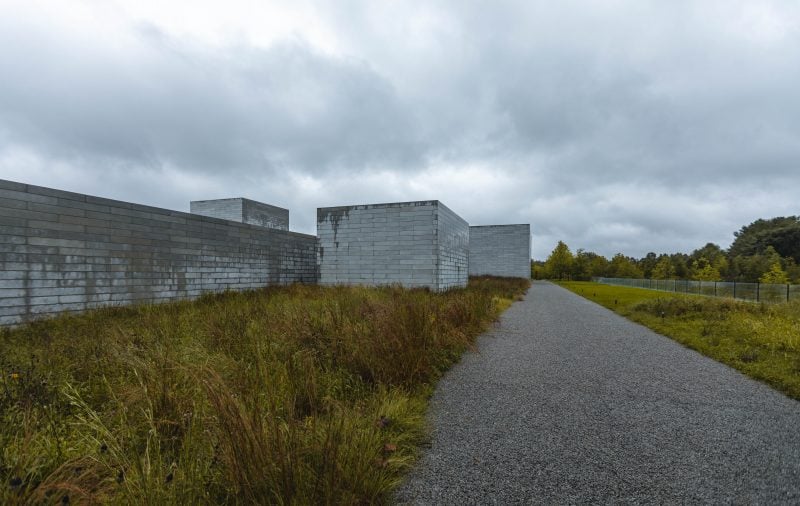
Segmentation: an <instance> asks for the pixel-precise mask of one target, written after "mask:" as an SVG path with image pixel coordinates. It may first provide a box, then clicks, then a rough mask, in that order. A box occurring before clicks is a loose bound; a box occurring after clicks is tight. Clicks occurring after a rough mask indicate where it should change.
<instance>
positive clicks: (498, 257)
mask: <svg viewBox="0 0 800 506" xmlns="http://www.w3.org/2000/svg"><path fill="white" fill-rule="evenodd" d="M469 274H470V276H482V275H490V276H505V277H515V278H529V277H530V275H531V226H530V225H529V224H524V225H484V226H471V227H469Z"/></svg>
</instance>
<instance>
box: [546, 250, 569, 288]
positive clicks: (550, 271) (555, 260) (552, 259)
mask: <svg viewBox="0 0 800 506" xmlns="http://www.w3.org/2000/svg"><path fill="white" fill-rule="evenodd" d="M573 261H574V257H573V256H572V252H571V251H570V250H569V246H567V245H566V244H565V243H564V241H558V244H557V245H556V247H555V249H553V252H552V253H550V256H549V257H547V260H546V261H545V268H546V270H547V275H548V277H550V278H552V279H563V278H565V277H568V276H569V274H570V272H571V270H572V262H573Z"/></svg>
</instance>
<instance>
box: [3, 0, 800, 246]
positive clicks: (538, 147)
mask: <svg viewBox="0 0 800 506" xmlns="http://www.w3.org/2000/svg"><path fill="white" fill-rule="evenodd" d="M0 178H3V179H10V180H14V181H21V182H26V183H31V184H38V185H43V186H49V187H55V188H60V189H66V190H72V191H78V192H82V193H89V194H93V195H100V196H104V197H110V198H116V199H121V200H126V201H132V202H137V203H142V204H149V205H155V206H160V207H166V208H170V209H176V210H188V207H189V200H196V199H210V198H223V197H238V196H244V197H249V198H252V199H255V200H259V201H263V202H267V203H270V204H275V205H279V206H282V207H287V208H289V209H290V211H291V228H292V229H293V230H296V231H300V232H306V233H312V234H313V233H315V218H316V207H321V206H330V205H347V204H365V203H377V202H390V201H406V200H427V199H438V200H441V201H442V202H444V203H445V204H446V205H447V206H448V207H450V208H451V209H453V210H454V211H455V212H457V213H458V214H460V215H461V216H462V217H464V218H465V219H466V220H467V221H469V222H470V223H471V224H475V225H483V224H502V223H530V224H531V228H532V232H533V254H534V257H535V258H538V259H543V258H544V257H546V256H547V254H548V253H549V252H550V251H551V250H552V248H553V247H554V246H555V243H556V242H557V241H558V240H559V239H561V240H564V241H565V242H567V244H568V245H569V246H570V247H571V248H572V249H573V250H575V249H577V248H584V249H587V250H592V251H596V252H598V253H602V254H604V255H607V256H610V255H613V254H614V253H616V252H623V253H625V254H628V255H634V256H642V255H644V254H645V253H646V252H648V251H656V252H675V251H687V252H688V251H691V250H692V249H695V248H697V247H700V246H703V245H704V244H705V243H706V242H709V241H712V242H716V243H718V244H720V245H721V246H723V247H727V246H728V245H729V244H730V242H731V241H732V239H733V231H735V230H738V229H739V228H740V227H741V226H742V225H746V224H748V223H750V222H751V221H753V220H755V219H757V218H770V217H774V216H782V215H790V214H800V205H799V204H798V203H799V202H800V2H797V1H796V0H786V1H779V0H774V1H771V0H759V1H754V0H742V1H739V0H719V1H712V0H709V1H702V0H691V1H690V0H685V1H684V0H670V1H661V0H658V1H646V0H629V1H625V0H582V1H578V0H559V1H553V0H544V1H538V0H519V1H502V0H500V1H498V0H494V1H491V2H475V1H468V0H444V1H432V0H418V1H417V0H407V1H385V2H381V1H376V0H338V1H335V2H331V1H319V2H315V1H310V0H292V1H286V2H272V1H265V0H250V1H248V0H226V1H224V2H221V1H208V0H193V1H191V2H190V1H185V2H168V1H167V0H131V1H114V0H98V1H86V0H69V1H64V2H61V1H55V0H54V1H47V2H37V1H32V0H24V1H16V0H0Z"/></svg>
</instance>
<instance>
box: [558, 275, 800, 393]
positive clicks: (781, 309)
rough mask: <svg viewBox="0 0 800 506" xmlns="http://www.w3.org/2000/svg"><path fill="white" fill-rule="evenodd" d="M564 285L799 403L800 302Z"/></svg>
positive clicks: (594, 285) (574, 284)
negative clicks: (766, 301)
mask: <svg viewBox="0 0 800 506" xmlns="http://www.w3.org/2000/svg"><path fill="white" fill-rule="evenodd" d="M562 286H565V287H566V288H569V289H570V290H573V291H575V292H576V293H579V294H581V295H583V296H584V297H586V298H588V299H591V300H594V301H596V302H598V303H600V304H602V305H604V306H606V307H608V308H610V309H613V310H615V311H617V312H618V313H620V314H622V315H623V316H626V317H628V318H630V319H632V320H634V321H636V322H639V323H642V324H644V325H646V326H648V327H650V328H652V329H653V330H655V331H656V332H659V333H661V334H664V335H666V336H669V337H671V338H673V339H675V340H676V341H678V342H680V343H681V344H683V345H685V346H687V347H689V348H692V349H694V350H697V351H699V352H700V353H703V354H704V355H707V356H709V357H711V358H714V359H716V360H718V361H720V362H723V363H725V364H728V365H730V366H731V367H734V368H736V369H738V370H739V371H741V372H743V373H745V374H747V375H749V376H751V377H753V378H756V379H759V380H762V381H764V382H766V383H768V384H770V385H772V386H773V387H775V388H777V389H778V390H781V391H782V392H784V393H786V394H787V395H789V396H791V397H793V398H795V399H800V301H791V302H786V303H780V304H756V303H752V302H744V301H739V300H733V299H719V298H712V297H701V296H685V295H675V294H665V293H662V292H655V291H651V290H644V289H641V288H628V287H619V286H608V285H598V284H594V283H578V282H570V283H562Z"/></svg>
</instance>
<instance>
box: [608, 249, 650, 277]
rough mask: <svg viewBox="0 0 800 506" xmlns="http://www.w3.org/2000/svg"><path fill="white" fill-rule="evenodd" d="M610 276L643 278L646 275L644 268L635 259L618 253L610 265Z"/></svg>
mask: <svg viewBox="0 0 800 506" xmlns="http://www.w3.org/2000/svg"><path fill="white" fill-rule="evenodd" d="M608 271H609V276H610V277H612V278H634V279H636V278H641V277H643V276H644V273H643V272H642V270H641V269H640V268H639V267H637V266H636V264H635V263H634V261H633V259H631V258H628V257H626V256H625V255H623V254H622V253H617V254H616V255H614V258H612V259H611V264H610V265H609V266H608Z"/></svg>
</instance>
